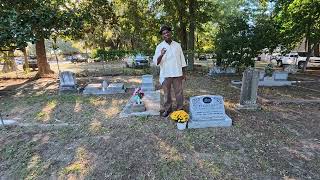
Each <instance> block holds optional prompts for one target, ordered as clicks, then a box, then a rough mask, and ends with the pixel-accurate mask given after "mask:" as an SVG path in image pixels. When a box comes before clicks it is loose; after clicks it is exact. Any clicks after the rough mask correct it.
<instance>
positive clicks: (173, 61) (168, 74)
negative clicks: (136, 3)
mask: <svg viewBox="0 0 320 180" xmlns="http://www.w3.org/2000/svg"><path fill="white" fill-rule="evenodd" d="M159 33H160V35H162V38H163V40H164V41H162V42H161V43H160V44H159V45H158V46H157V48H156V51H155V55H154V56H153V62H154V63H155V64H156V65H159V66H160V84H161V86H162V89H163V91H164V105H163V107H164V113H163V114H162V117H167V116H168V115H169V114H170V112H171V111H172V99H171V86H173V89H174V93H175V97H176V101H177V109H178V110H181V109H183V89H182V80H183V79H185V74H184V72H183V70H182V69H183V68H184V67H186V66H187V64H186V61H185V58H184V55H183V52H182V48H181V46H180V44H179V43H177V42H175V41H173V40H172V38H171V28H170V27H169V26H162V27H161V29H160V32H159Z"/></svg>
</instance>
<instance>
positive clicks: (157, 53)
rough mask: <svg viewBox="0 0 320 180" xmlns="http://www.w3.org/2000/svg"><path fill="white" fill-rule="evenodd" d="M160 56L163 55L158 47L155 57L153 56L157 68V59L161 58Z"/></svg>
mask: <svg viewBox="0 0 320 180" xmlns="http://www.w3.org/2000/svg"><path fill="white" fill-rule="evenodd" d="M160 54H161V51H160V47H159V46H157V48H156V51H155V52H154V56H153V63H154V65H156V66H157V59H158V57H159V56H160Z"/></svg>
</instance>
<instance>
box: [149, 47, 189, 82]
mask: <svg viewBox="0 0 320 180" xmlns="http://www.w3.org/2000/svg"><path fill="white" fill-rule="evenodd" d="M162 48H166V49H167V51H166V53H165V54H164V55H163V57H162V60H161V62H160V64H159V66H160V79H159V80H160V84H162V83H163V81H164V79H165V78H166V77H180V76H182V75H183V72H182V68H183V67H186V66H187V64H186V60H185V58H184V55H183V52H182V48H181V45H180V44H179V43H177V42H175V41H172V42H171V43H170V44H168V43H167V42H165V41H162V42H161V43H160V44H159V45H158V46H157V48H156V52H155V53H154V56H153V63H154V64H157V59H158V57H159V56H160V55H161V50H162Z"/></svg>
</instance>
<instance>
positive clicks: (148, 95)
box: [120, 90, 160, 118]
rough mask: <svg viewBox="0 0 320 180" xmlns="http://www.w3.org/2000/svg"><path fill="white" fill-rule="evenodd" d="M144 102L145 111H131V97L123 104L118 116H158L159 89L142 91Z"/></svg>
mask: <svg viewBox="0 0 320 180" xmlns="http://www.w3.org/2000/svg"><path fill="white" fill-rule="evenodd" d="M142 101H143V102H144V105H145V108H146V111H143V112H133V111H132V109H131V105H132V103H133V102H134V100H133V97H131V98H130V99H129V102H128V103H127V104H126V105H125V107H124V108H123V110H122V112H121V113H120V117H121V118H123V117H131V116H159V115H160V91H159V90H158V91H147V92H144V97H143V98H142Z"/></svg>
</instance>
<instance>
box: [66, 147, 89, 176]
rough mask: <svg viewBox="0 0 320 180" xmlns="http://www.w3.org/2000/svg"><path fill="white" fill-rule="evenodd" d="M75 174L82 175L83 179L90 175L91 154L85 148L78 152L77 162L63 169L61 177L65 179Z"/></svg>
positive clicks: (80, 148)
mask: <svg viewBox="0 0 320 180" xmlns="http://www.w3.org/2000/svg"><path fill="white" fill-rule="evenodd" d="M73 173H76V174H80V175H81V176H82V177H84V176H86V175H87V174H88V173H89V152H88V151H87V150H86V149H85V148H83V147H79V148H78V149H77V150H76V157H75V162H73V163H72V164H70V165H68V166H67V167H65V168H63V170H62V171H61V172H60V176H61V177H64V175H67V174H73Z"/></svg>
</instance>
